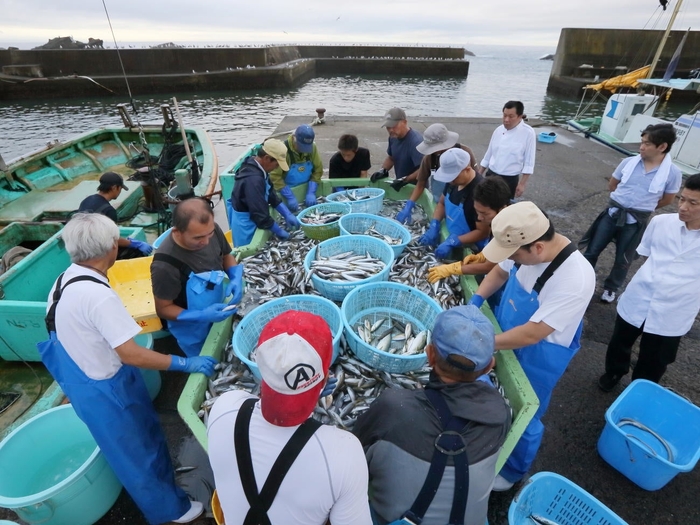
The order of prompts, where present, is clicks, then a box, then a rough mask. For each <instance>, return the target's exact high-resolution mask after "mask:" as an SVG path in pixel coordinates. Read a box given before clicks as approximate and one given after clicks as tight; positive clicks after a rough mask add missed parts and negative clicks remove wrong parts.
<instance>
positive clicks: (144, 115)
mask: <svg viewBox="0 0 700 525" xmlns="http://www.w3.org/2000/svg"><path fill="white" fill-rule="evenodd" d="M469 49H470V50H471V51H472V52H474V53H475V54H476V55H477V56H475V57H469V61H470V69H469V76H468V78H466V79H464V78H426V77H386V76H356V75H345V76H333V77H331V76H327V77H317V78H314V79H312V80H310V81H309V82H307V83H305V84H304V85H302V86H300V87H298V88H295V89H285V90H259V91H231V92H225V93H222V92H219V93H202V94H193V93H183V94H177V93H174V94H172V95H167V96H166V95H158V96H150V95H148V96H140V95H139V94H138V93H134V97H135V98H136V100H137V101H138V102H139V104H140V110H139V111H140V115H139V116H140V120H141V122H159V121H161V117H160V113H159V107H160V104H162V103H166V102H168V101H169V100H168V99H169V98H170V97H171V96H173V95H176V96H177V98H178V103H179V105H180V110H181V113H182V115H183V120H184V122H185V125H186V126H197V127H201V128H204V129H206V130H207V131H208V132H209V133H210V136H211V138H212V141H213V142H214V145H215V147H216V150H217V154H218V156H219V163H220V167H221V168H224V167H226V166H228V165H229V164H230V163H231V162H233V161H234V160H235V159H236V158H237V156H238V155H239V154H240V153H241V152H242V151H243V150H244V148H246V147H247V146H248V145H249V144H251V143H252V142H256V141H259V140H261V139H262V138H264V137H265V136H266V135H268V134H270V133H271V132H272V131H273V130H274V129H275V128H276V127H277V125H278V124H279V122H280V121H281V120H282V118H284V117H285V116H287V115H308V116H309V120H311V118H312V117H313V116H315V111H314V110H315V108H317V107H325V108H326V110H327V111H328V114H329V115H355V116H369V115H376V116H377V118H378V120H379V118H380V116H381V115H382V114H383V113H384V112H385V111H386V110H387V109H389V108H390V107H392V106H400V107H402V108H404V109H405V110H406V112H407V114H408V115H409V121H410V118H411V117H412V116H435V117H441V116H450V117H495V118H498V117H500V115H501V108H502V107H503V103H504V102H505V101H507V100H510V99H518V100H521V101H523V103H524V104H525V112H526V114H527V115H528V116H529V117H532V118H541V119H544V120H548V121H551V122H556V123H565V122H566V120H567V119H569V118H571V117H573V116H574V114H575V113H576V109H577V107H578V105H579V100H572V99H564V98H561V97H555V96H551V95H548V94H547V93H546V88H547V81H548V79H549V73H550V70H551V67H552V62H551V61H549V60H540V57H542V56H543V55H545V54H547V53H553V52H554V49H553V48H549V47H525V46H521V47H511V46H473V47H469ZM120 102H128V100H126V99H124V100H119V99H115V98H105V99H85V100H75V99H70V100H57V101H37V102H12V103H3V102H0V129H1V130H2V134H1V135H0V154H1V155H2V156H3V158H4V159H5V161H6V162H9V161H10V160H11V159H13V158H16V157H19V156H21V155H25V154H27V153H29V152H30V151H33V150H35V149H37V148H40V147H42V146H44V145H45V143H46V142H48V141H50V140H53V139H59V140H66V139H68V138H70V137H72V136H74V135H77V134H81V133H85V132H87V131H90V130H93V129H95V128H99V127H103V126H119V125H121V120H120V119H119V117H118V116H117V113H116V104H117V103H120ZM681 109H682V110H683V111H684V110H686V109H687V108H670V110H669V112H670V114H672V115H674V116H675V115H677V114H679V113H681V112H682V111H681ZM601 111H602V109H600V108H598V109H597V110H596V113H595V114H600V112H601Z"/></svg>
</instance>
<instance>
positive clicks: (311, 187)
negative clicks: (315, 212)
mask: <svg viewBox="0 0 700 525" xmlns="http://www.w3.org/2000/svg"><path fill="white" fill-rule="evenodd" d="M315 137H316V134H315V133H314V130H313V128H312V127H311V126H309V125H308V124H302V125H301V126H298V127H297V129H296V130H294V133H292V134H291V135H289V137H287V139H286V140H285V141H284V145H285V146H286V147H287V165H288V167H287V169H286V170H285V169H284V168H283V167H282V166H281V165H280V166H278V167H277V168H275V169H274V170H272V171H271V172H270V180H271V181H272V185H273V186H274V188H275V190H277V191H279V192H280V194H281V195H282V197H284V198H285V200H286V201H287V206H288V207H289V209H290V210H292V211H297V210H298V209H299V203H298V202H297V199H296V197H295V196H294V193H292V188H293V187H295V186H299V185H301V184H306V183H308V185H307V187H306V198H305V199H304V204H305V205H306V206H313V205H314V204H316V190H317V189H318V185H319V183H320V182H321V176H322V175H323V164H322V162H321V155H320V154H319V153H318V148H317V147H316V143H315V142H314V138H315Z"/></svg>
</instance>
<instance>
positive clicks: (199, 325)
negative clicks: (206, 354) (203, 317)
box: [168, 270, 226, 357]
mask: <svg viewBox="0 0 700 525" xmlns="http://www.w3.org/2000/svg"><path fill="white" fill-rule="evenodd" d="M225 277H226V274H225V273H224V272H223V271H222V270H213V271H211V272H201V273H194V272H190V275H189V278H188V279H187V284H186V293H187V310H204V309H205V308H207V307H208V306H211V305H212V304H216V303H220V302H222V301H223V300H224V292H225V289H224V279H225ZM211 325H212V323H205V322H202V321H177V320H174V321H170V320H169V321H168V330H170V333H171V334H173V336H174V337H175V339H177V344H178V345H179V346H180V348H181V349H182V351H183V352H185V355H186V356H187V357H194V356H198V355H199V354H200V352H201V351H202V346H203V345H204V341H206V339H207V336H208V335H209V330H210V329H211Z"/></svg>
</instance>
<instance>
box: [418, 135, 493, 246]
mask: <svg viewBox="0 0 700 525" xmlns="http://www.w3.org/2000/svg"><path fill="white" fill-rule="evenodd" d="M433 178H434V180H436V181H438V182H444V183H446V186H445V189H444V191H443V194H442V196H441V197H440V201H439V202H438V204H437V206H436V207H435V212H434V213H433V219H432V220H431V221H430V226H429V227H428V230H427V231H426V232H425V234H423V236H422V237H421V238H420V239H419V240H418V242H419V244H422V245H423V246H435V245H436V244H437V243H438V241H439V239H440V224H441V223H442V219H443V218H444V219H445V223H446V225H447V230H448V231H449V232H450V235H449V237H448V238H447V240H445V242H443V243H442V244H440V245H439V246H438V247H437V249H436V250H435V256H436V257H438V258H439V259H445V258H447V257H448V256H449V255H450V254H451V253H452V250H453V249H454V248H462V247H463V246H464V245H466V244H469V245H474V246H475V247H476V249H477V250H481V249H482V248H483V247H484V246H485V245H486V243H487V242H488V236H489V234H490V233H491V230H490V228H489V225H488V224H486V223H483V222H479V221H478V220H477V213H476V210H475V209H474V188H476V186H477V185H478V184H479V183H480V182H481V181H482V180H483V177H482V176H481V175H479V174H478V173H476V171H474V168H472V167H471V157H470V156H469V153H467V152H466V151H464V150H463V149H461V148H452V149H449V150H448V151H446V152H445V153H444V154H443V155H442V158H441V161H440V168H438V170H437V171H436V172H435V175H433Z"/></svg>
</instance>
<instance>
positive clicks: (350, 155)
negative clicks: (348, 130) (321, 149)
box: [328, 135, 372, 191]
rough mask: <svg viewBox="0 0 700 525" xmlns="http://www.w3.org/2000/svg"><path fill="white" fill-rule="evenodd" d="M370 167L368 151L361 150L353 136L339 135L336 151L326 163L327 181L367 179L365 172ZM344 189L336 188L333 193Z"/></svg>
mask: <svg viewBox="0 0 700 525" xmlns="http://www.w3.org/2000/svg"><path fill="white" fill-rule="evenodd" d="M371 167H372V161H371V159H370V155H369V150H368V149H367V148H361V147H360V143H359V141H358V140H357V137H356V136H355V135H341V136H340V138H339V139H338V151H337V152H336V153H335V154H334V155H333V156H332V157H331V160H330V162H329V163H328V178H329V179H331V180H332V179H359V178H364V179H366V178H367V171H369V169H370V168H371ZM345 189H346V188H341V187H336V188H333V191H343V190H345Z"/></svg>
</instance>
